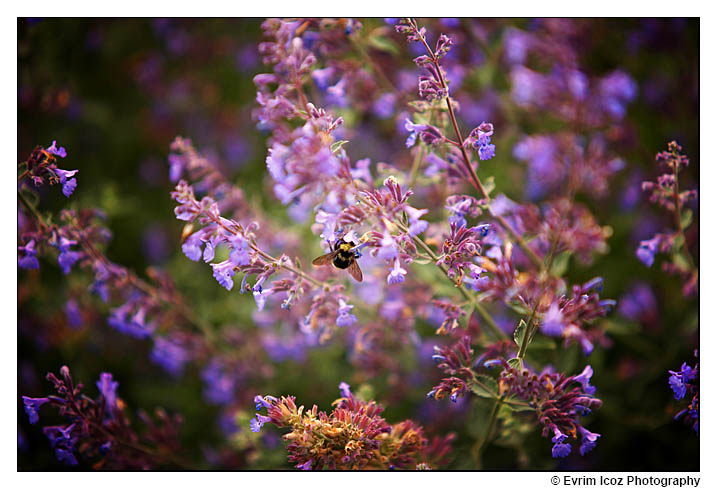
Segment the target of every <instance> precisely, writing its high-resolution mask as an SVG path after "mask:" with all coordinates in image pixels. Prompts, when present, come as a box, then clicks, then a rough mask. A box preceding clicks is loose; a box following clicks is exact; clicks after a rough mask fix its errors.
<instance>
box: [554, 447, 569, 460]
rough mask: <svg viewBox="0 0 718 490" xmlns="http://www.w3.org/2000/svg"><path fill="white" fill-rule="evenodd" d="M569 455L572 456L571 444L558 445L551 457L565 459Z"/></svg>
mask: <svg viewBox="0 0 718 490" xmlns="http://www.w3.org/2000/svg"><path fill="white" fill-rule="evenodd" d="M569 454H571V445H570V444H563V443H556V444H554V446H553V448H551V455H552V456H553V457H554V458H565V457H566V456H568V455H569Z"/></svg>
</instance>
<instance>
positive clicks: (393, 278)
mask: <svg viewBox="0 0 718 490" xmlns="http://www.w3.org/2000/svg"><path fill="white" fill-rule="evenodd" d="M405 275H406V269H404V268H402V267H401V263H400V262H399V257H397V258H396V259H394V267H393V268H392V269H391V272H390V273H389V275H388V276H387V278H386V282H387V283H389V284H398V283H402V282H404V276H405Z"/></svg>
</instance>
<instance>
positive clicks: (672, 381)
mask: <svg viewBox="0 0 718 490" xmlns="http://www.w3.org/2000/svg"><path fill="white" fill-rule="evenodd" d="M668 372H669V373H671V376H670V377H669V378H668V384H669V385H670V387H671V389H672V390H673V396H674V398H675V399H676V400H680V399H681V398H683V397H684V396H686V383H688V382H689V381H692V380H693V379H695V376H696V375H695V371H694V370H693V368H691V367H690V366H689V365H688V364H686V363H685V362H684V363H683V365H682V366H681V370H680V371H678V372H676V371H668Z"/></svg>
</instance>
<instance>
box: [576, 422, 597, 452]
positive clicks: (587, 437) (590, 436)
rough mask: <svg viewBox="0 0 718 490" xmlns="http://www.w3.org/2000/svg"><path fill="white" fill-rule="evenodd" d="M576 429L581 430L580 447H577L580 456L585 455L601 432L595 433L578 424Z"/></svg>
mask: <svg viewBox="0 0 718 490" xmlns="http://www.w3.org/2000/svg"><path fill="white" fill-rule="evenodd" d="M578 430H579V431H580V432H581V447H580V448H579V452H580V453H581V456H585V455H586V453H587V452H589V451H591V450H592V449H593V448H594V447H596V440H597V439H598V438H599V437H601V434H595V433H593V432H591V431H589V430H587V429H584V428H583V427H582V426H580V425H579V426H578Z"/></svg>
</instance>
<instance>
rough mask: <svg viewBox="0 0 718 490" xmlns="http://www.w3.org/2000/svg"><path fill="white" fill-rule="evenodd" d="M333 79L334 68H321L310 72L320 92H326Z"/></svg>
mask: <svg viewBox="0 0 718 490" xmlns="http://www.w3.org/2000/svg"><path fill="white" fill-rule="evenodd" d="M333 77H334V68H332V67H328V68H322V69H317V70H314V71H312V79H313V80H314V83H316V84H317V87H319V89H320V90H326V89H327V87H329V84H330V81H331V79H332V78H333Z"/></svg>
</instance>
